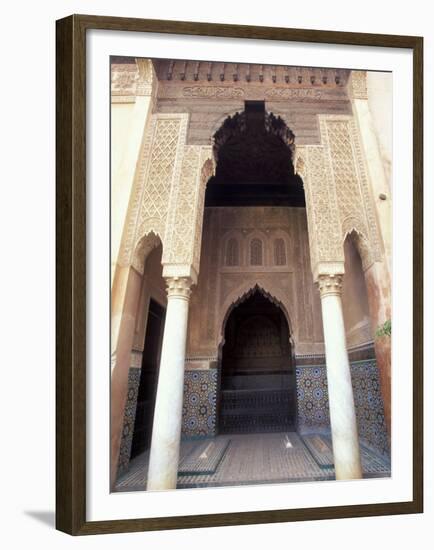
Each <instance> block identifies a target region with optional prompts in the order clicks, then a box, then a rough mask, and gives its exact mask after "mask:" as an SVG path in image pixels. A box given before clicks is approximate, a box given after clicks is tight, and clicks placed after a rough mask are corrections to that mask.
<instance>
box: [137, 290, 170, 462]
mask: <svg viewBox="0 0 434 550" xmlns="http://www.w3.org/2000/svg"><path fill="white" fill-rule="evenodd" d="M165 313H166V310H165V308H164V307H163V306H160V304H158V303H157V302H156V301H155V300H152V298H151V301H150V303H149V312H148V321H147V324H146V336H145V346H144V349H143V359H142V370H141V375H140V384H139V392H138V396H137V408H136V419H135V423H134V434H133V442H132V446H131V458H134V457H135V456H137V455H138V454H140V453H142V452H143V451H145V450H146V449H148V448H149V447H150V444H151V436H152V422H153V419H154V407H155V396H156V393H157V382H158V368H159V364H160V354H161V344H162V340H163V330H164V317H165Z"/></svg>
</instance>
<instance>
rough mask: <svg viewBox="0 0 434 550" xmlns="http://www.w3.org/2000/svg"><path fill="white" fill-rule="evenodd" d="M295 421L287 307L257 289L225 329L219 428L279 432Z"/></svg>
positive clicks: (238, 308)
mask: <svg viewBox="0 0 434 550" xmlns="http://www.w3.org/2000/svg"><path fill="white" fill-rule="evenodd" d="M294 426H295V378H294V369H293V365H292V349H291V342H290V335H289V327H288V323H287V320H286V316H285V314H284V312H283V311H282V309H281V308H280V307H279V306H278V305H277V304H276V303H273V302H272V301H271V300H269V299H268V297H267V296H266V295H265V294H264V293H262V292H260V290H259V289H255V290H254V292H252V293H249V294H248V296H247V297H246V298H245V299H244V300H243V301H242V302H240V303H239V304H238V305H237V306H236V307H234V308H233V309H232V311H231V312H230V314H229V316H228V318H227V321H226V323H225V329H224V344H223V348H222V356H221V390H220V400H219V431H220V433H251V432H273V431H274V432H277V431H284V430H292V429H294Z"/></svg>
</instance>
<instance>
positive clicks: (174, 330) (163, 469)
mask: <svg viewBox="0 0 434 550" xmlns="http://www.w3.org/2000/svg"><path fill="white" fill-rule="evenodd" d="M166 282H167V310H166V321H165V325H164V335H163V345H162V350H161V361H160V370H159V375H158V387H157V398H156V402H155V410H154V423H153V430H152V441H151V454H150V460H149V470H148V482H147V489H148V490H164V489H175V488H176V479H177V475H178V462H179V448H180V439H181V422H182V399H183V392H184V363H185V347H186V339H187V322H188V307H189V300H190V293H191V289H190V287H191V285H192V280H191V278H189V277H168V278H166Z"/></svg>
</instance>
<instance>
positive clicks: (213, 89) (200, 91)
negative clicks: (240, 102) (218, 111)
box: [182, 86, 245, 99]
mask: <svg viewBox="0 0 434 550" xmlns="http://www.w3.org/2000/svg"><path fill="white" fill-rule="evenodd" d="M182 95H183V96H184V97H192V98H208V99H210V98H215V99H233V98H243V97H244V95H245V93H244V90H243V89H242V88H233V87H226V86H186V87H185V88H183V89H182Z"/></svg>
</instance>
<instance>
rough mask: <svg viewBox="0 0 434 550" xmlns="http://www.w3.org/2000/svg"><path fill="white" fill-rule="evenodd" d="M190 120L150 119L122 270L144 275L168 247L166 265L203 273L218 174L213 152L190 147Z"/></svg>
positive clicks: (123, 248) (127, 225)
mask: <svg viewBox="0 0 434 550" xmlns="http://www.w3.org/2000/svg"><path fill="white" fill-rule="evenodd" d="M188 120H189V117H188V115H187V114H161V113H157V114H154V115H153V116H152V117H151V121H150V124H149V127H147V128H145V129H144V135H143V143H142V148H141V153H140V158H139V161H138V165H137V169H136V176H135V181H134V187H133V191H132V194H131V199H130V203H129V209H128V214H127V219H126V222H125V227H124V232H123V238H122V246H121V249H120V253H119V260H118V263H119V265H121V266H123V265H133V266H134V267H135V268H136V269H137V270H138V271H139V272H140V273H143V268H144V260H145V258H146V256H147V254H148V253H149V251H150V250H151V249H152V248H153V247H154V246H155V238H156V237H158V238H159V240H161V242H162V243H163V258H162V262H163V264H172V265H192V266H193V268H194V269H195V270H196V271H198V267H199V260H200V239H201V233H202V219H203V202H204V195H205V186H206V182H207V181H208V179H209V178H210V176H211V175H212V173H213V170H214V164H213V161H212V153H211V148H210V147H206V146H186V144H185V143H186V134H187V128H188Z"/></svg>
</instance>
